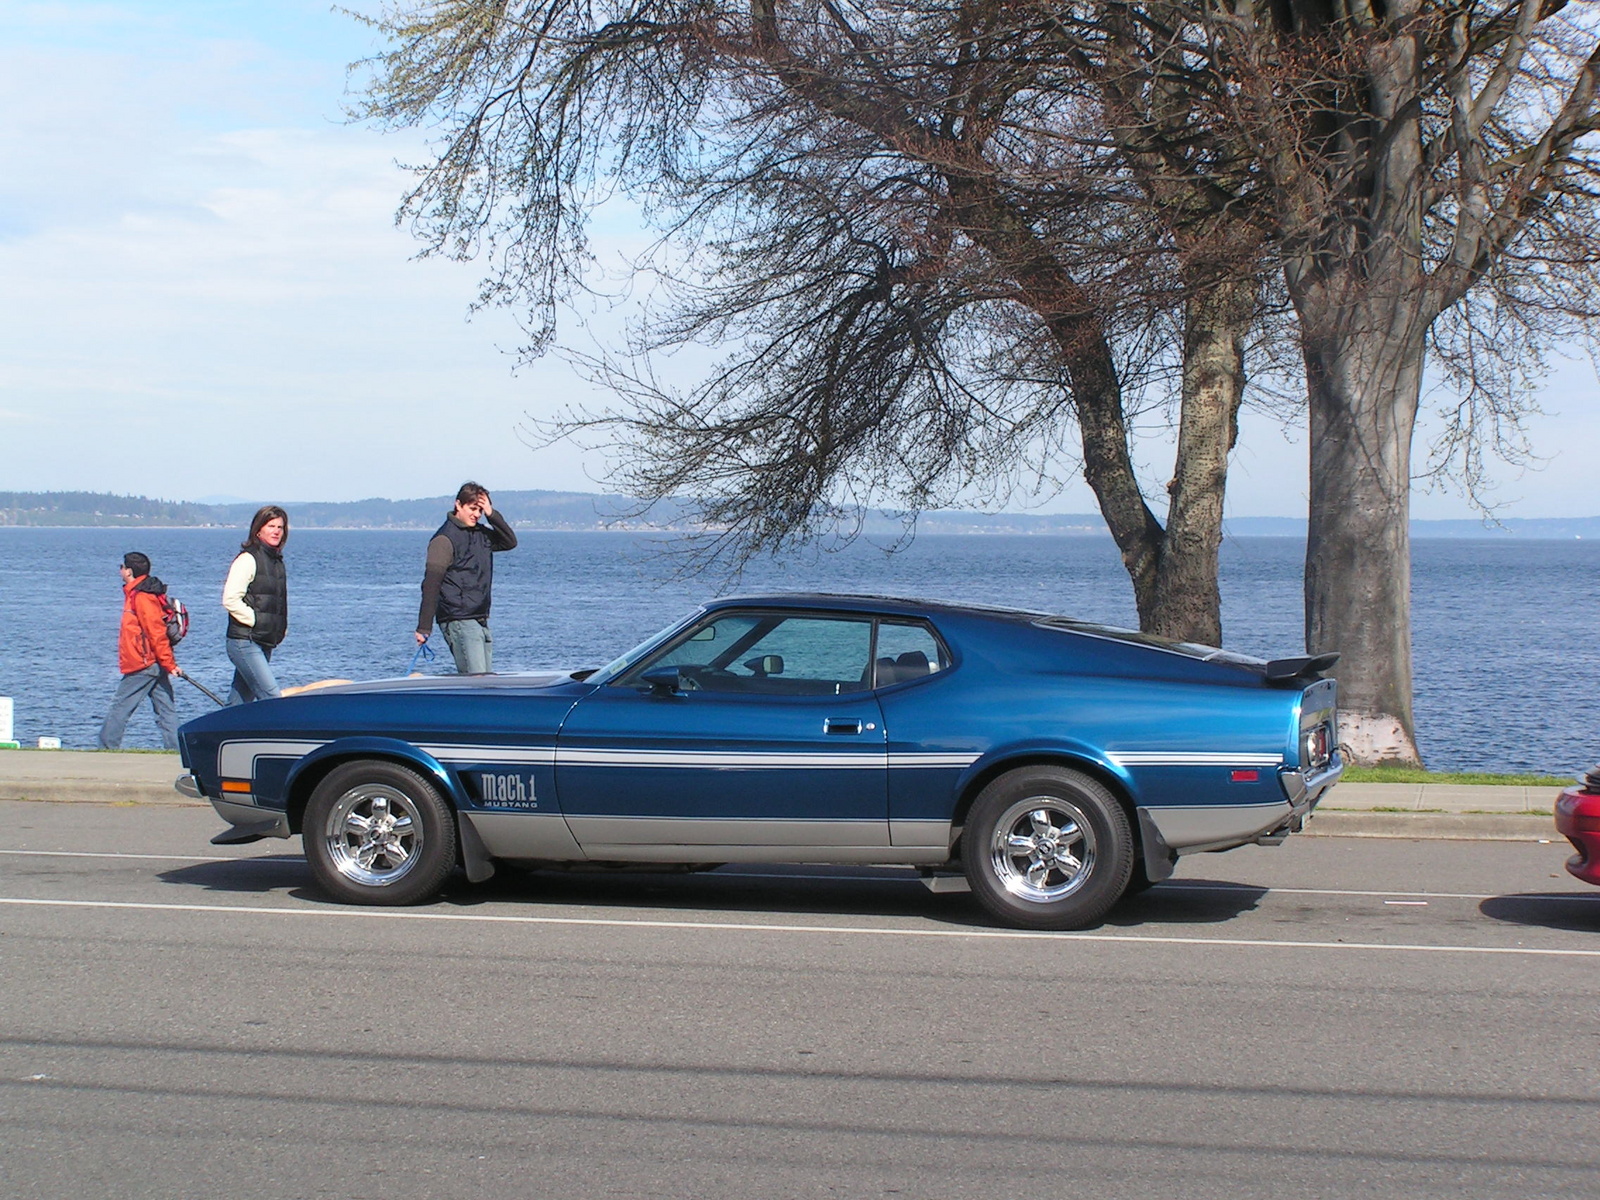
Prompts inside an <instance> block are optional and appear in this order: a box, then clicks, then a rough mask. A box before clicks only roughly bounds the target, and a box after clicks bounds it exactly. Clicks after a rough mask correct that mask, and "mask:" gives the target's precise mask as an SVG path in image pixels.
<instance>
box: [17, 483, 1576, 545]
mask: <svg viewBox="0 0 1600 1200" xmlns="http://www.w3.org/2000/svg"><path fill="white" fill-rule="evenodd" d="M451 501H452V498H451V497H449V496H430V497H428V498H426V499H422V500H383V499H372V500H347V501H340V502H337V503H334V502H315V501H314V502H309V503H297V504H285V505H284V506H283V507H284V508H285V509H286V510H287V511H288V513H289V517H290V522H291V524H293V525H294V526H296V527H298V528H302V529H434V528H436V527H437V526H438V524H439V522H440V521H442V520H444V517H445V514H446V513H447V512H449V510H450V505H451ZM494 502H495V506H496V507H497V508H499V509H501V510H502V511H504V513H505V514H506V518H507V519H508V520H509V521H510V522H511V523H512V525H514V526H516V527H517V528H518V529H527V530H551V531H572V532H585V531H595V530H605V529H622V530H663V531H684V532H686V531H690V530H693V529H695V528H698V527H697V526H696V525H695V524H694V522H693V520H692V519H691V518H690V515H689V505H688V504H686V503H677V502H671V501H669V502H665V503H662V504H658V505H656V506H655V508H654V509H652V510H651V511H650V512H649V513H647V514H644V515H638V514H637V513H636V510H637V508H638V505H637V503H636V502H635V501H633V500H630V499H629V498H628V497H626V496H616V495H603V494H599V493H595V492H554V491H521V492H517V491H497V492H495V493H494ZM257 507H259V505H258V504H256V503H254V502H251V503H238V504H200V503H195V502H190V501H183V500H153V499H150V498H149V497H146V496H115V495H111V494H109V493H105V492H0V525H31V526H57V527H68V526H71V527H85V526H88V527H94V526H128V527H141V528H150V527H183V526H188V527H197V528H203V527H207V526H213V527H215V526H221V527H225V528H230V529H236V528H239V527H240V526H243V525H247V524H248V523H249V521H250V516H251V514H252V513H254V512H255V510H256V509H257ZM900 528H901V526H900V521H899V519H898V518H897V517H895V516H894V515H893V514H891V513H884V512H879V513H873V514H871V515H869V516H868V518H867V521H866V530H867V532H868V533H872V534H892V533H896V532H898V531H899V530H900ZM1225 528H1226V531H1227V533H1228V534H1229V535H1230V536H1232V537H1296V538H1303V537H1305V531H1306V523H1305V521H1304V520H1301V519H1298V518H1295V517H1237V518H1235V519H1233V520H1231V521H1228V522H1227V523H1226V526H1225ZM917 531H918V532H919V533H959V534H985V533H988V534H1000V533H1005V534H1040V535H1045V534H1048V535H1055V536H1062V535H1066V536H1076V537H1103V536H1105V533H1106V526H1105V521H1104V520H1102V519H1101V517H1100V515H1099V514H1098V513H1067V514H1053V515H1047V514H1041V513H979V512H958V511H953V510H948V509H941V510H936V511H933V512H926V513H923V514H922V516H921V518H920V519H919V520H918V522H917ZM1411 535H1412V536H1413V537H1417V538H1507V537H1512V538H1563V539H1566V538H1600V517H1548V518H1538V517H1531V518H1520V517H1510V518H1507V519H1506V520H1504V521H1502V522H1501V523H1500V524H1498V525H1485V524H1484V523H1483V522H1482V521H1472V520H1466V521H1413V522H1412V523H1411Z"/></svg>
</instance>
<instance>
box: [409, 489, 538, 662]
mask: <svg viewBox="0 0 1600 1200" xmlns="http://www.w3.org/2000/svg"><path fill="white" fill-rule="evenodd" d="M480 519H481V521H482V522H487V523H486V524H484V523H480ZM516 545H517V535H516V534H515V533H513V532H512V531H511V526H510V525H508V524H507V523H506V519H505V518H504V517H503V516H501V515H500V514H499V513H497V512H495V511H494V505H492V504H491V503H490V502H489V490H488V489H487V488H485V487H484V486H483V485H481V484H477V483H464V484H462V485H461V490H460V491H459V492H457V493H456V506H455V509H454V511H452V512H451V513H450V515H449V516H448V517H446V518H445V519H444V524H443V525H441V526H439V532H438V533H436V534H434V535H433V540H432V541H430V542H429V543H428V562H427V566H426V568H425V569H424V571H423V573H422V611H421V612H419V613H418V614H417V644H418V645H419V646H420V645H421V644H422V643H423V642H425V641H427V640H428V635H429V634H430V633H432V632H433V621H434V617H435V616H437V617H438V619H439V632H440V633H442V634H444V641H445V645H447V646H449V647H450V654H451V656H452V657H453V658H454V659H455V660H456V670H457V672H459V673H460V674H462V675H486V674H488V673H489V671H490V670H491V669H492V664H493V661H494V639H493V638H492V637H490V636H489V599H490V591H491V589H492V588H493V585H494V555H495V554H496V553H497V552H499V551H501V550H514V549H515V548H516Z"/></svg>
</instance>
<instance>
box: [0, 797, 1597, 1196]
mask: <svg viewBox="0 0 1600 1200" xmlns="http://www.w3.org/2000/svg"><path fill="white" fill-rule="evenodd" d="M218 828H220V826H219V824H218V822H217V821H216V819H215V818H214V817H212V816H211V815H210V814H209V812H208V811H206V810H201V809H172V808H168V809H153V808H148V807H113V806H100V805H86V804H74V805H56V804H30V803H6V804H0V1195H3V1196H5V1197H30V1198H32V1197H98V1196H115V1197H118V1198H119V1200H131V1198H133V1197H162V1198H163V1200H170V1198H182V1197H204V1198H207V1200H217V1198H224V1197H235V1196H238V1197H312V1196H317V1197H320V1196H329V1197H430V1198H432V1197H476V1196H494V1197H512V1196H527V1197H560V1198H562V1200H568V1198H573V1200H577V1198H586V1197H610V1196H626V1197H655V1196H662V1197H696V1198H700V1197H763V1198H766V1197H811V1196H849V1197H871V1196H908V1197H1007V1198H1010V1197H1013V1196H1018V1195H1024V1196H1032V1195H1046V1196H1072V1195H1090V1196H1096V1197H1115V1196H1130V1197H1132V1196H1141V1197H1142V1196H1173V1197H1195V1198H1205V1197H1218V1198H1227V1200H1244V1198H1249V1197H1274V1198H1280V1200H1281V1198H1289V1197H1301V1196H1304V1197H1319V1198H1327V1197H1344V1196H1378V1197H1386V1198H1388V1197H1426V1196H1435V1195H1437V1196H1448V1197H1451V1200H1459V1198H1460V1197H1462V1196H1471V1197H1499V1196H1504V1197H1516V1198H1517V1200H1527V1198H1530V1197H1537V1196H1568V1195H1570V1196H1584V1197H1592V1196H1593V1195H1594V1192H1595V1188H1596V1179H1597V1178H1600V1175H1597V1172H1600V1063H1597V1060H1596V1057H1595V1053H1594V1050H1595V1047H1596V1045H1600V889H1585V888H1584V887H1583V885H1581V884H1579V883H1577V881H1575V880H1573V879H1571V878H1570V877H1569V876H1567V875H1566V873H1565V872H1564V871H1563V870H1562V868H1561V864H1562V861H1563V860H1564V858H1565V857H1566V849H1565V847H1564V845H1558V844H1552V845H1532V844H1525V843H1483V842H1478V843H1474V842H1441V841H1431V842H1411V841H1391V840H1375V839H1343V838H1318V839H1311V838H1301V839H1298V840H1297V839H1294V838H1291V839H1290V840H1289V842H1288V843H1287V844H1285V845H1284V846H1281V847H1278V848H1275V849H1258V848H1250V849H1245V850H1238V851H1234V852H1231V853H1229V854H1224V855H1208V856H1200V857H1198V858H1194V859H1185V860H1184V861H1183V863H1182V864H1180V867H1179V875H1178V877H1177V878H1176V879H1175V880H1173V881H1172V882H1171V883H1169V884H1165V885H1162V886H1161V887H1158V888H1156V889H1155V890H1153V891H1152V892H1150V893H1148V894H1147V895H1145V896H1143V897H1140V898H1137V899H1135V900H1131V901H1128V902H1125V903H1124V904H1123V905H1122V906H1121V907H1120V908H1119V909H1117V910H1116V911H1114V912H1113V914H1112V917H1111V919H1110V920H1109V921H1108V922H1107V923H1106V924H1105V925H1104V926H1102V927H1100V928H1098V929H1096V930H1093V931H1090V932H1088V933H1086V934H1066V935H1032V934H1017V933H1015V932H1012V931H1007V930H1002V929H997V928H995V927H993V926H992V925H990V924H988V923H987V922H986V921H985V920H984V919H983V918H982V916H981V915H980V913H979V911H978V910H977V908H976V906H975V905H974V904H973V903H972V902H971V900H970V899H969V898H968V897H966V896H960V895H955V896H949V895H941V896H935V895H931V894H929V893H928V892H927V891H926V890H925V889H924V888H923V887H922V886H921V885H920V884H918V883H917V882H915V881H914V880H913V879H912V878H911V877H910V876H908V875H907V874H905V873H903V872H899V871H892V870H862V871H832V870H825V869H806V870H798V871H794V872H784V871H768V870H762V869H748V868H747V869H729V870H727V871H725V872H719V873H717V874H713V875H699V876H683V877H666V876H659V875H637V876H626V877H623V876H614V877H604V878H600V877H595V876H586V875H550V874H541V875H527V874H513V875H509V876H506V875H502V876H501V877H499V878H497V879H495V880H494V881H492V882H491V883H489V884H487V885H484V886H482V887H479V888H469V887H467V886H466V885H465V884H462V885H460V886H459V887H457V888H455V889H454V890H453V891H452V892H450V893H449V894H448V895H447V896H446V898H445V899H444V900H443V901H442V902H440V903H437V904H434V905H431V906H429V907H426V908H421V909H411V910H398V911H397V910H371V909H365V910H364V909H352V908H341V907H338V906H335V905H332V904H329V903H327V902H325V901H323V900H322V899H321V898H320V897H319V896H318V895H317V893H316V892H315V891H314V890H313V889H312V888H311V886H310V882H309V876H308V874H307V872H306V870H305V867H304V864H303V863H302V861H301V860H300V858H299V854H298V849H299V847H298V843H282V842H271V843H258V844H256V845H254V846H246V847H240V848H235V849H232V850H229V849H224V848H218V847H213V846H210V845H209V844H208V843H207V839H208V837H209V836H210V834H211V833H212V832H214V831H215V830H216V829H218Z"/></svg>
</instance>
